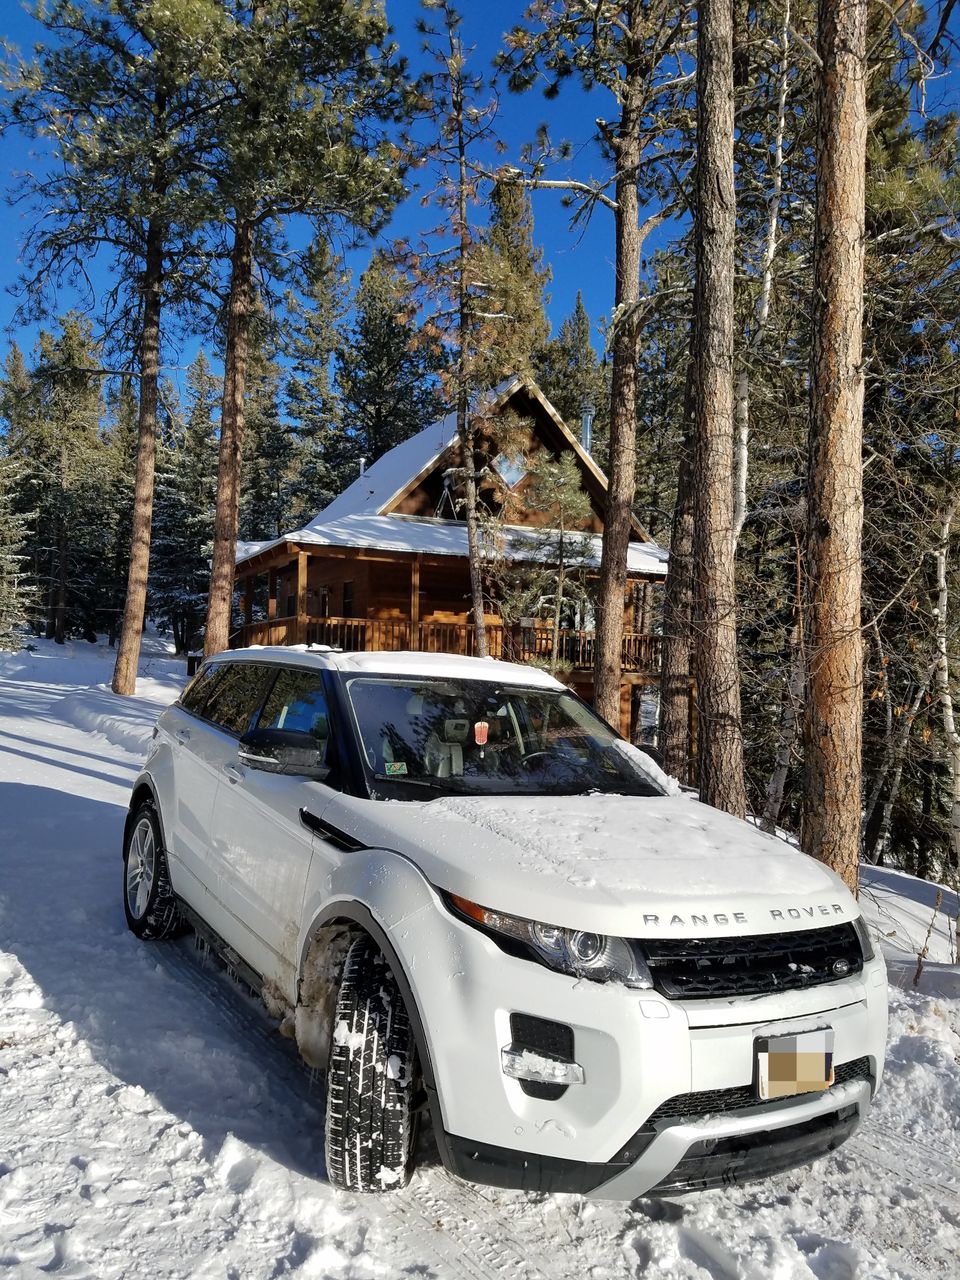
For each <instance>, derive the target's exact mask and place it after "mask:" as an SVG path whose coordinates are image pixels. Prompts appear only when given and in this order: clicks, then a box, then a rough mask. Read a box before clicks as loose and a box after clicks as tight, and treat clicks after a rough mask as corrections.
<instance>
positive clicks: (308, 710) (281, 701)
mask: <svg viewBox="0 0 960 1280" xmlns="http://www.w3.org/2000/svg"><path fill="white" fill-rule="evenodd" d="M257 728H258V729H297V730H299V731H300V732H301V733H312V734H314V736H315V737H317V738H328V737H329V736H330V721H329V718H328V716H327V697H326V694H325V693H324V691H323V681H322V679H321V676H320V673H319V672H318V671H305V670H300V671H295V670H291V669H290V668H286V667H285V668H283V669H281V671H280V672H279V674H278V675H277V678H276V680H275V681H274V684H273V688H272V689H271V690H270V696H269V697H268V698H267V701H266V702H265V703H264V707H263V710H262V711H261V713H260V719H259V720H258V721H257Z"/></svg>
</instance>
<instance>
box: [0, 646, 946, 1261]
mask: <svg viewBox="0 0 960 1280" xmlns="http://www.w3.org/2000/svg"><path fill="white" fill-rule="evenodd" d="M110 670H111V668H110V665H109V655H108V654H107V653H104V652H102V651H97V650H96V649H95V648H94V647H93V646H90V645H86V644H79V645H76V646H68V647H67V648H66V651H64V650H59V651H55V649H54V646H48V645H43V644H42V645H40V646H39V648H38V651H37V652H36V653H32V654H27V653H22V654H18V655H15V656H9V655H7V656H3V657H0V1270H2V1271H4V1272H5V1273H8V1274H11V1275H12V1276H16V1277H18V1280H19V1278H20V1277H40V1276H46V1275H49V1274H55V1275H57V1276H59V1277H64V1278H65V1280H80V1278H81V1277H120V1276H123V1277H148V1276H149V1277H151V1278H152V1277H158V1278H159V1277H194V1276H196V1277H211V1278H214V1277H216V1278H221V1277H222V1278H224V1280H226V1278H228V1277H236V1278H237V1280H240V1278H242V1280H260V1278H261V1277H264V1278H266V1277H274V1276H287V1275H295V1276H301V1277H330V1278H337V1280H340V1278H344V1280H346V1278H348V1277H352V1278H356V1280H367V1278H370V1280H373V1278H374V1277H404V1276H424V1277H436V1278H440V1277H444V1278H446V1277H451V1278H453V1277H470V1278H472V1280H483V1278H484V1277H498V1276H509V1277H511V1278H513V1277H518V1278H520V1280H524V1278H526V1280H537V1278H543V1280H547V1278H551V1280H567V1278H570V1280H573V1278H574V1277H576V1278H577V1280H581V1278H584V1277H592V1278H593V1280H607V1278H608V1277H614V1276H654V1275H656V1276H667V1277H684V1278H687V1277H689V1278H694V1277H696V1278H698V1280H733V1278H734V1277H744V1278H746V1280H794V1278H797V1280H801V1278H802V1280H808V1278H810V1277H815V1278H816V1280H853V1278H855V1277H856V1278H860V1277H893V1276H914V1277H931V1278H932V1277H936V1278H937V1280H941V1278H943V1277H949V1276H957V1275H958V1274H960V1131H958V1115H960V976H958V975H960V970H958V968H957V966H956V965H952V964H950V963H949V961H950V959H951V951H950V947H951V944H950V943H949V941H948V937H949V934H948V928H949V922H948V915H949V914H951V913H952V915H953V916H954V917H955V916H956V911H957V904H956V897H955V896H953V897H952V898H951V897H950V896H949V895H947V897H946V900H945V902H944V904H943V905H944V910H943V911H942V912H941V915H940V918H939V919H938V921H937V928H936V930H935V932H934V936H933V941H932V945H931V951H930V957H929V962H928V964H927V966H926V968H925V971H924V974H923V976H922V978H921V984H920V988H919V991H917V990H914V988H913V987H912V983H911V979H912V975H913V971H914V970H915V968H916V950H917V948H918V947H919V946H920V945H921V944H922V941H923V938H924V935H925V934H926V930H927V925H928V923H929V922H930V920H931V918H932V915H933V893H934V890H932V889H931V886H929V885H926V884H924V883H922V882H919V881H915V880H912V879H911V878H910V877H903V876H899V875H897V874H896V873H892V872H886V871H873V870H871V871H870V872H869V884H868V888H867V894H866V895H865V903H866V909H867V911H868V913H869V915H870V918H871V920H872V921H874V923H875V924H876V926H877V929H878V932H880V933H882V934H883V935H884V937H883V945H884V949H885V951H886V953H887V955H888V960H889V962H890V963H891V966H892V974H893V976H895V978H896V980H897V982H898V983H901V984H902V986H901V987H897V988H894V989H892V991H891V1042H890V1052H889V1058H888V1063H887V1076H886V1083H885V1087H884V1089H883V1091H882V1092H881V1094H880V1096H879V1097H878V1099H877V1103H876V1106H875V1108H874V1111H873V1114H872V1116H871V1119H870V1121H869V1123H868V1125H867V1126H865V1128H864V1130H863V1131H861V1133H859V1134H858V1135H856V1136H855V1137H854V1138H853V1139H852V1140H851V1141H850V1142H849V1143H848V1144H847V1145H846V1146H845V1147H844V1148H843V1150H842V1151H841V1152H839V1153H838V1154H837V1155H836V1156H834V1157H832V1158H829V1159H827V1160H825V1161H822V1162H821V1163H819V1164H817V1165H815V1166H814V1167H812V1168H810V1169H807V1170H803V1171H800V1172H798V1173H793V1174H786V1175H783V1176H781V1177H778V1178H774V1179H771V1180H770V1181H768V1182H765V1183H760V1184H757V1185H754V1186H750V1187H747V1188H745V1189H742V1190H733V1191H730V1192H710V1193H706V1194H702V1195H699V1196H692V1197H688V1198H685V1199H682V1200H681V1199H675V1200H670V1201H659V1202H658V1201H653V1200H638V1201H636V1202H634V1203H633V1204H630V1205H616V1204H614V1205H609V1204H599V1203H598V1204H594V1203H591V1202H588V1201H584V1200H581V1199H580V1198H579V1197H576V1196H527V1195H523V1194H520V1193H504V1192H497V1191H494V1190H492V1189H488V1188H474V1187H471V1186H467V1185H465V1184H461V1183H458V1182H456V1181H454V1180H453V1179H451V1178H449V1177H448V1176H447V1175H446V1173H444V1171H443V1170H442V1169H441V1168H440V1167H439V1166H437V1164H436V1162H435V1160H431V1159H430V1158H429V1157H427V1161H426V1167H424V1168H422V1169H421V1171H420V1172H418V1173H417V1174H416V1176H415V1178H414V1180H413V1182H412V1184H411V1186H410V1188H409V1189H408V1191H407V1192H405V1193H404V1194H402V1195H398V1196H395V1197H389V1198H386V1199H383V1200H369V1199H361V1198H356V1197H351V1196H346V1195H341V1194H338V1193H334V1192H333V1191H332V1190H331V1188H330V1187H329V1185H328V1184H327V1182H326V1180H325V1177H324V1170H323V1155H322V1149H323V1144H322V1122H323V1106H322V1103H323V1097H322V1091H321V1088H320V1086H319V1085H317V1084H315V1083H313V1082H312V1081H311V1080H310V1078H309V1076H308V1075H307V1074H306V1073H305V1072H304V1071H303V1070H302V1069H301V1068H300V1066H299V1063H298V1061H297V1060H296V1058H295V1055H294V1054H293V1053H292V1051H291V1046H290V1044H289V1042H288V1041H286V1040H283V1039H281V1038H280V1037H279V1036H278V1035H277V1034H276V1033H275V1031H274V1029H273V1024H272V1023H271V1022H270V1020H269V1019H268V1018H267V1016H266V1014H265V1013H264V1012H263V1011H262V1010H261V1008H260V1006H259V1005H258V1004H257V1003H256V1002H255V1001H254V1000H252V999H251V998H249V997H248V996H247V995H246V994H245V993H244V991H243V990H242V989H241V988H239V987H238V986H237V985H235V984H234V983H233V982H231V981H230V979H229V978H228V977H226V975H224V974H223V973H222V972H220V971H219V970H218V969H217V968H216V967H215V966H214V965H212V964H210V963H205V961H204V959H203V957H202V956H200V955H199V954H198V953H197V952H196V951H195V950H194V948H193V945H192V943H191V941H190V940H189V939H186V940H184V941H181V942H178V943H174V944H164V945H152V946H151V945H145V944H143V943H139V942H137V941H135V939H134V938H133V936H132V935H131V934H129V933H128V932H127V930H126V927H125V925H124V919H123V912H122V909H121V905H120V858H119V849H120V835H121V829H122V824H123V816H124V811H125V806H126V801H127V795H128V791H129V785H130V781H131V779H132V778H133V776H134V775H135V773H136V769H137V763H138V758H139V757H140V755H141V753H142V750H143V747H144V745H145V743H146V741H147V740H148V738H149V732H150V723H151V719H152V717H153V716H155V715H156V712H157V709H158V707H159V706H160V705H162V704H163V703H165V702H168V701H170V700H171V699H172V698H173V697H175V696H176V691H177V688H178V687H179V684H180V683H181V681H182V678H183V665H182V664H177V663H174V662H172V661H170V660H168V659H166V658H164V657H162V656H158V654H154V655H152V656H148V657H147V658H145V659H144V661H143V662H142V664H141V671H142V673H143V675H144V677H145V678H144V679H142V680H141V683H140V687H139V692H140V697H139V698H138V699H137V700H135V701H131V700H126V701H125V700H121V699H118V698H115V697H114V696H113V695H112V694H111V693H110V692H109V690H108V689H107V688H106V687H104V686H105V682H106V681H108V680H109V676H110ZM924 992H926V993H927V994H923V993H924Z"/></svg>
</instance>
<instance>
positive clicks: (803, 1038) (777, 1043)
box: [755, 1027, 833, 1098]
mask: <svg viewBox="0 0 960 1280" xmlns="http://www.w3.org/2000/svg"><path fill="white" fill-rule="evenodd" d="M755 1043H756V1051H757V1094H758V1096H759V1097H760V1098H789V1097H792V1096H793V1095H794V1094H797V1093H818V1092H822V1091H823V1090H824V1089H829V1088H830V1086H831V1085H832V1084H833V1031H832V1030H831V1028H830V1027H819V1028H817V1029H816V1030H815V1031H798V1032H797V1033H796V1034H795V1035H786V1036H760V1037H758V1038H757V1040H756V1042H755Z"/></svg>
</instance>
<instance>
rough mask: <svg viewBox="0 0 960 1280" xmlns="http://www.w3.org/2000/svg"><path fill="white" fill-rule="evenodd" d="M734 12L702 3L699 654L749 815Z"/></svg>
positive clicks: (722, 751)
mask: <svg viewBox="0 0 960 1280" xmlns="http://www.w3.org/2000/svg"><path fill="white" fill-rule="evenodd" d="M733 119H734V112H733V10H732V6H731V4H730V0H702V2H701V5H700V9H699V14H698V22H697V205H696V220H695V244H696V271H697V283H696V293H695V298H694V307H695V310H696V316H697V322H696V329H695V334H696V342H695V346H694V356H695V360H694V368H695V411H694V422H695V431H694V448H693V477H694V490H693V491H694V507H693V573H694V597H693V598H694V609H693V635H694V659H695V669H696V673H697V682H698V686H699V709H700V724H701V736H700V798H701V800H703V801H704V802H705V803H707V804H712V805H715V806H716V807H717V808H718V809H725V810H727V812H728V813H733V814H736V815H737V816H738V817H741V818H742V817H745V815H746V808H747V795H746V784H745V779H744V772H743V726H742V723H741V715H740V669H739V665H738V662H737V631H736V626H737V613H736V582H735V577H734V553H735V543H734V539H733V493H732V476H733V329H734V305H733V304H734V290H733V280H734V231H735V225H736V197H735V194H734V177H733Z"/></svg>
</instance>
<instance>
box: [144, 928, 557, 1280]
mask: <svg viewBox="0 0 960 1280" xmlns="http://www.w3.org/2000/svg"><path fill="white" fill-rule="evenodd" d="M156 954H157V958H158V961H159V963H160V964H161V965H162V967H163V968H164V969H165V970H166V971H167V972H168V973H170V974H171V976H172V975H174V974H175V975H176V978H177V980H178V982H182V983H183V985H184V986H185V987H187V988H189V991H190V993H191V998H192V996H193V995H196V996H198V997H199V998H200V999H202V1000H204V1001H205V1002H206V1003H207V1004H208V1005H209V1006H211V1007H212V1008H213V1009H214V1010H215V1011H216V1013H217V1015H218V1017H219V1018H220V1019H221V1020H222V1021H223V1022H225V1023H227V1024H229V1025H230V1026H231V1027H232V1028H234V1029H235V1031H236V1033H237V1035H238V1036H240V1037H241V1038H242V1039H243V1040H244V1042H245V1043H247V1044H249V1043H251V1042H255V1043H257V1042H258V1043H259V1044H261V1045H262V1047H263V1052H264V1055H265V1056H267V1057H269V1059H270V1065H269V1068H268V1069H269V1071H270V1074H271V1096H273V1097H274V1098H275V1099H277V1093H278V1091H279V1092H282V1095H283V1097H282V1099H277V1100H278V1101H280V1103H281V1105H282V1106H283V1109H284V1110H286V1109H290V1110H293V1111H300V1112H302V1111H303V1108H304V1106H307V1107H309V1108H310V1110H311V1111H312V1112H314V1113H315V1117H316V1123H317V1129H316V1150H317V1162H316V1174H315V1176H316V1177H317V1178H321V1177H324V1176H325V1171H324V1169H323V1155H322V1149H323V1129H322V1125H323V1115H324V1105H325V1104H324V1096H323V1090H322V1087H321V1086H319V1085H318V1084H316V1083H315V1082H314V1080H312V1079H311V1073H310V1071H309V1069H308V1068H307V1067H306V1066H305V1065H304V1064H303V1062H302V1061H301V1059H300V1058H299V1057H298V1055H297V1053H296V1050H295V1048H294V1046H293V1043H292V1042H291V1041H288V1040H285V1039H283V1038H282V1037H281V1036H280V1035H279V1033H278V1032H277V1030H276V1023H275V1022H274V1021H272V1020H271V1018H270V1016H269V1014H268V1013H267V1012H266V1010H265V1009H264V1008H263V1007H262V1006H261V1005H260V1002H259V1000H258V999H257V998H256V997H255V996H253V995H251V994H249V993H248V992H247V990H246V989H245V988H244V987H243V985H242V984H241V983H240V982H239V981H238V980H236V979H235V978H234V977H233V976H232V975H231V974H230V973H229V971H228V970H227V969H225V968H224V967H223V966H222V964H221V962H220V961H219V960H217V959H216V958H215V957H213V956H211V955H210V954H209V953H208V952H206V951H205V950H200V949H195V948H193V947H192V945H191V943H190V940H189V939H187V940H185V941H182V942H179V943H173V944H159V945H158V947H157V953H156ZM507 1195H509V1193H507ZM353 1202H354V1203H355V1204H358V1203H364V1204H366V1203H367V1202H366V1201H365V1200H364V1199H363V1198H357V1197H353ZM369 1203H371V1204H372V1205H375V1206H376V1209H377V1210H378V1212H379V1213H383V1214H384V1215H385V1216H386V1217H387V1218H389V1220H390V1231H391V1250H390V1251H391V1255H392V1257H393V1260H394V1262H395V1263H396V1264H397V1265H398V1269H399V1270H400V1271H403V1270H405V1269H406V1270H408V1271H409V1272H410V1274H416V1271H415V1270H414V1269H415V1268H417V1267H427V1268H429V1270H428V1271H427V1273H426V1274H430V1273H431V1272H433V1271H434V1269H435V1268H437V1267H439V1268H440V1270H439V1271H436V1274H437V1275H439V1276H451V1277H453V1276H457V1277H460V1276H462V1277H464V1278H465V1280H501V1278H502V1277H504V1276H511V1277H517V1280H561V1275H562V1273H561V1272H559V1271H558V1270H557V1259H556V1258H552V1259H551V1258H547V1257H546V1256H545V1255H543V1254H540V1253H539V1252H538V1251H536V1250H535V1249H533V1250H532V1249H531V1246H530V1243H529V1242H527V1241H523V1242H521V1241H520V1240H519V1239H518V1238H517V1237H516V1236H515V1235H513V1233H512V1232H511V1231H510V1230H509V1228H508V1227H507V1225H506V1222H505V1220H504V1216H505V1215H504V1214H502V1213H501V1212H498V1209H499V1206H498V1204H497V1203H496V1202H491V1201H490V1200H489V1199H488V1198H487V1197H486V1196H484V1195H483V1194H482V1193H481V1192H479V1191H478V1190H476V1189H475V1188H474V1187H472V1186H471V1185H470V1184H469V1183H465V1182H460V1181H459V1180H458V1179H456V1178H454V1177H452V1176H451V1175H449V1174H447V1172H446V1171H445V1170H443V1169H442V1168H441V1167H440V1166H439V1165H438V1166H436V1167H435V1168H430V1169H427V1170H422V1171H420V1172H416V1173H415V1174H414V1176H413V1178H412V1180H411V1182H410V1184H409V1185H408V1187H407V1188H406V1190H404V1191H402V1192H400V1193H398V1194H396V1195H386V1196H384V1197H383V1198H382V1199H381V1200H376V1201H370V1202H369ZM573 1274H574V1275H576V1276H579V1271H576V1272H575V1273H573Z"/></svg>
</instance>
